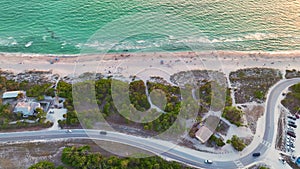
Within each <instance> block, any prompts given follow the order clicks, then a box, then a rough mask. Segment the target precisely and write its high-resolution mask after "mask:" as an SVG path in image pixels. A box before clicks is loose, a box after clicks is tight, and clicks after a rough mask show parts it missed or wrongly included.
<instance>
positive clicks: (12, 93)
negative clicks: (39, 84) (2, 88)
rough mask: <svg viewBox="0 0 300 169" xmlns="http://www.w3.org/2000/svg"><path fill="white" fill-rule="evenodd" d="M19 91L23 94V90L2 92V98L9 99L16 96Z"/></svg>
mask: <svg viewBox="0 0 300 169" xmlns="http://www.w3.org/2000/svg"><path fill="white" fill-rule="evenodd" d="M19 93H23V94H25V91H9V92H4V93H3V95H2V99H10V98H17V97H18V95H19Z"/></svg>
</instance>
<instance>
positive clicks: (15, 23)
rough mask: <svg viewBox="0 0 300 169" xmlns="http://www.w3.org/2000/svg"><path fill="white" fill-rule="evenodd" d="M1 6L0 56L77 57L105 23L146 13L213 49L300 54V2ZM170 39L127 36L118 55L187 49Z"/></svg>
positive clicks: (117, 0) (30, 0) (31, 2)
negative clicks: (174, 20)
mask: <svg viewBox="0 0 300 169" xmlns="http://www.w3.org/2000/svg"><path fill="white" fill-rule="evenodd" d="M0 4H1V5H0V52H22V53H49V54H77V53H80V51H81V48H82V46H83V45H84V44H85V43H86V42H87V40H88V39H89V38H90V37H91V36H92V35H93V34H94V33H95V32H96V31H97V30H99V29H101V28H102V27H103V26H105V25H106V24H108V23H111V22H112V21H115V20H116V19H120V18H122V17H124V16H129V15H134V14H138V13H149V12H160V13H165V14H168V15H174V16H179V17H180V18H182V19H184V20H185V21H187V22H189V23H192V24H193V25H194V26H196V27H197V28H199V30H201V32H202V33H203V36H205V37H206V38H207V39H208V40H209V42H210V43H211V44H212V45H213V46H214V48H215V49H216V50H231V51H256V50H259V51H291V50H300V0H149V1H146V0H85V1H82V0H47V1H41V0H26V1H25V0H0ZM132 23H133V24H134V23H135V22H132ZM175 27H176V26H175ZM170 38H172V37H168V36H159V35H152V34H144V35H139V36H135V37H129V38H128V39H126V42H122V45H121V47H119V48H118V49H117V50H116V51H117V52H118V51H120V52H122V51H139V50H140V49H141V48H143V49H144V48H147V49H148V50H150V51H151V50H153V51H155V50H156V49H157V48H167V49H172V50H185V47H184V46H180V43H177V42H176V41H172V43H170ZM194 40H195V42H197V39H194ZM198 40H199V39H198ZM103 43H105V42H103ZM99 45H101V44H99ZM172 45H174V46H173V47H172ZM170 46H171V47H170Z"/></svg>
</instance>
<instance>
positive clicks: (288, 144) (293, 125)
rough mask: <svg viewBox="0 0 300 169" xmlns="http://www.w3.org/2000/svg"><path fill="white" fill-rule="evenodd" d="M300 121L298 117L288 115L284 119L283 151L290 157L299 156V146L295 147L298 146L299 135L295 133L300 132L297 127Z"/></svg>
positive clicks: (299, 142) (299, 141)
mask: <svg viewBox="0 0 300 169" xmlns="http://www.w3.org/2000/svg"><path fill="white" fill-rule="evenodd" d="M299 125H300V120H299V115H296V116H295V115H291V114H288V115H287V116H286V119H285V141H284V142H285V149H286V152H288V153H290V154H291V155H295V156H299V155H300V146H298V147H296V145H299V144H300V139H299V137H300V136H299V135H297V133H299V132H300V129H299V127H298V126H299Z"/></svg>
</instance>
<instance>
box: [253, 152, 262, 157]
mask: <svg viewBox="0 0 300 169" xmlns="http://www.w3.org/2000/svg"><path fill="white" fill-rule="evenodd" d="M252 156H253V157H259V156H260V153H253V154H252Z"/></svg>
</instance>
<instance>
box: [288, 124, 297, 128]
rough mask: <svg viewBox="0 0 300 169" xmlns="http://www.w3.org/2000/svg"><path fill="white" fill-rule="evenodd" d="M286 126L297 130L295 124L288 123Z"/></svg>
mask: <svg viewBox="0 0 300 169" xmlns="http://www.w3.org/2000/svg"><path fill="white" fill-rule="evenodd" d="M288 125H289V126H291V127H294V128H297V125H295V124H291V123H289V124H288Z"/></svg>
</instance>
